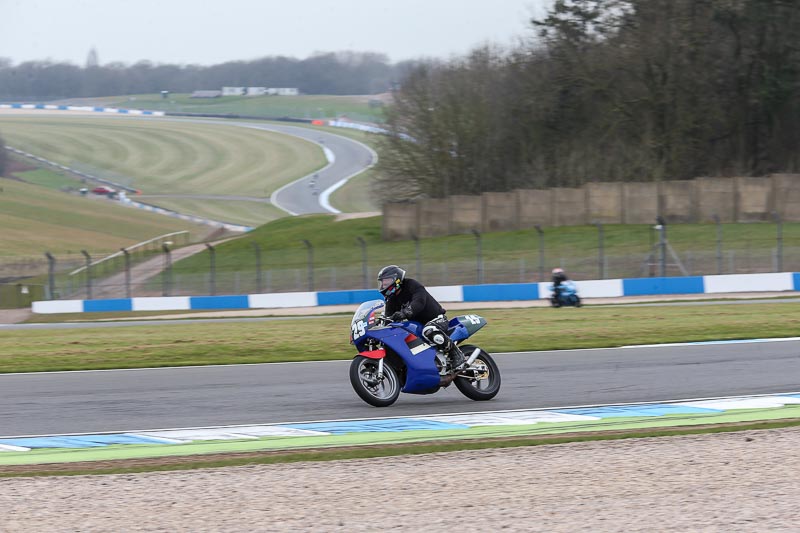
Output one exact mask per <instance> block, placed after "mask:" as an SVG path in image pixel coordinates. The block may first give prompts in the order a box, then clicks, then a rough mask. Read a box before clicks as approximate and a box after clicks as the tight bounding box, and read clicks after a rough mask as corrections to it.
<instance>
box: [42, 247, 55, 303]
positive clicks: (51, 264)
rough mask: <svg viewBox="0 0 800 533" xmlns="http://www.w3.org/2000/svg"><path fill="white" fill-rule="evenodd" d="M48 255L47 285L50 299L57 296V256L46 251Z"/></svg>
mask: <svg viewBox="0 0 800 533" xmlns="http://www.w3.org/2000/svg"><path fill="white" fill-rule="evenodd" d="M44 255H45V256H47V287H48V290H49V291H50V294H49V296H48V298H47V299H48V300H55V298H56V258H55V257H53V254H51V253H50V252H45V254H44Z"/></svg>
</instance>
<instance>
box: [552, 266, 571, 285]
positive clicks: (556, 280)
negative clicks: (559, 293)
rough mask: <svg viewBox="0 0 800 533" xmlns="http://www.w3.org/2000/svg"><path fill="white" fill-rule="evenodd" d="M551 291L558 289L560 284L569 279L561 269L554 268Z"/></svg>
mask: <svg viewBox="0 0 800 533" xmlns="http://www.w3.org/2000/svg"><path fill="white" fill-rule="evenodd" d="M552 279H553V289H559V288H560V287H561V284H562V283H564V282H565V281H567V280H568V279H569V278H568V277H567V274H566V273H565V272H564V269H563V268H554V269H553V278H552Z"/></svg>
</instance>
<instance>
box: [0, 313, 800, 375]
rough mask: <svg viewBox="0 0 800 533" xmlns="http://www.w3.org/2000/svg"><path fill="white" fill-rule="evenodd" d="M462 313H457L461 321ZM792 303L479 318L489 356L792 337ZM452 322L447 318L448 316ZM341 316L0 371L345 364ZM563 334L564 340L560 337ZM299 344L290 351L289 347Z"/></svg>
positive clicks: (138, 342)
mask: <svg viewBox="0 0 800 533" xmlns="http://www.w3.org/2000/svg"><path fill="white" fill-rule="evenodd" d="M466 312H467V311H462V312H460V313H466ZM799 312H800V304H798V303H792V302H787V303H769V304H749V305H707V306H705V305H704V306H675V307H635V306H631V307H586V308H582V309H572V308H570V309H560V310H554V309H549V308H537V309H486V310H483V309H482V310H479V311H478V313H479V314H481V315H483V316H485V317H486V318H487V319H488V320H489V325H488V326H487V327H486V328H484V329H483V330H481V331H480V333H478V334H477V335H476V337H475V338H474V342H475V343H477V344H479V345H481V346H483V347H484V348H486V349H487V350H489V351H492V352H508V351H528V350H554V349H568V348H601V347H612V346H622V345H630V344H656V343H665V342H681V341H700V340H718V339H746V338H765V337H790V336H796V335H797V332H798V331H800V318H798V317H800V313H799ZM451 314H453V313H451ZM349 323H350V316H349V315H348V316H331V317H326V318H309V319H299V318H298V319H286V320H274V321H273V320H271V321H263V322H257V323H253V322H222V323H192V322H187V323H186V324H180V325H164V326H160V327H153V326H128V327H120V328H92V329H73V330H59V331H58V334H57V335H56V334H54V332H53V331H49V330H6V331H0V372H4V373H5V372H39V371H52V370H84V369H108V368H144V367H156V366H184V365H209V364H237V363H264V362H278V361H310V360H330V359H349V358H351V357H352V356H353V353H354V352H353V348H352V347H351V346H350V345H349V344H348V334H349ZM565 332H568V334H565ZM301 338H302V339H303V341H302V342H298V339H301Z"/></svg>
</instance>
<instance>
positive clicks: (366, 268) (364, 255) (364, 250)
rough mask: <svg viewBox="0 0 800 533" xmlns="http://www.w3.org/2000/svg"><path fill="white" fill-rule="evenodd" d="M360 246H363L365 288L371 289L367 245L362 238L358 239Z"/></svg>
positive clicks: (362, 267) (362, 266) (362, 272)
mask: <svg viewBox="0 0 800 533" xmlns="http://www.w3.org/2000/svg"><path fill="white" fill-rule="evenodd" d="M356 240H357V241H358V244H360V245H361V276H362V278H363V279H364V288H365V289H369V273H368V272H367V270H368V266H367V243H366V241H364V239H362V238H361V237H356Z"/></svg>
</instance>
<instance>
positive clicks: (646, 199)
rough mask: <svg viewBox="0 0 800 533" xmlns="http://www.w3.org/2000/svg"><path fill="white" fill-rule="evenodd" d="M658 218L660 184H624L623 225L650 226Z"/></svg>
mask: <svg viewBox="0 0 800 533" xmlns="http://www.w3.org/2000/svg"><path fill="white" fill-rule="evenodd" d="M656 216H658V183H623V184H622V223H623V224H650V223H652V222H653V220H655V219H656Z"/></svg>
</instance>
